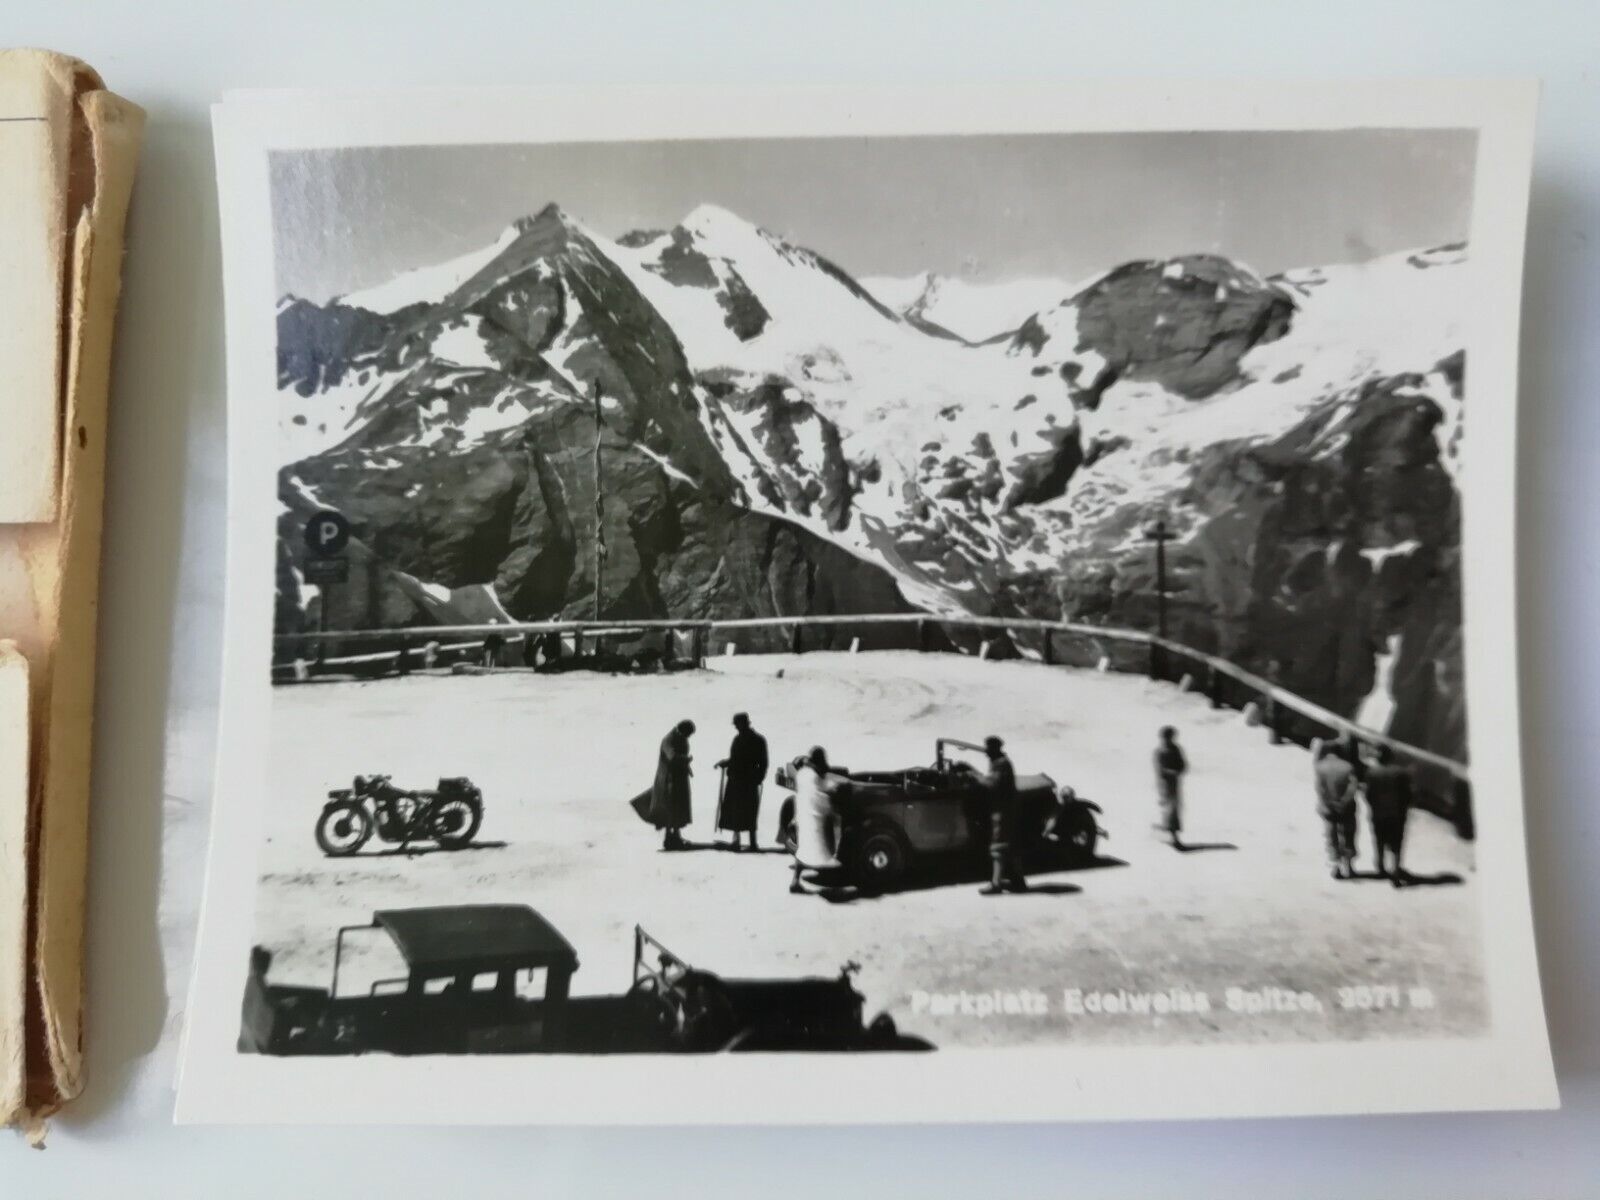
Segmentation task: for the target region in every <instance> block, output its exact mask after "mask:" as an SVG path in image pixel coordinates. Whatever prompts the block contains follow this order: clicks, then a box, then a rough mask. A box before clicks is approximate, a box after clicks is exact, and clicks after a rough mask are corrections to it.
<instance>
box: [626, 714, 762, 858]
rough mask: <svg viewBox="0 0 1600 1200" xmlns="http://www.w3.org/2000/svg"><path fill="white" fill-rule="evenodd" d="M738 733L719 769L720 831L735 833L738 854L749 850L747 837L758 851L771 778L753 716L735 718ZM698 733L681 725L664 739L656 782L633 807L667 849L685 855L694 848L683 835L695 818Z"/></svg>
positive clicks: (689, 724) (688, 723)
mask: <svg viewBox="0 0 1600 1200" xmlns="http://www.w3.org/2000/svg"><path fill="white" fill-rule="evenodd" d="M733 729H734V734H733V741H732V743H731V744H730V746H729V747H728V756H727V757H726V758H724V759H722V760H721V761H720V762H718V763H717V768H718V769H719V770H721V771H724V772H725V774H724V775H723V779H722V789H721V794H720V797H719V800H718V804H717V816H716V827H717V828H718V829H719V830H726V831H728V832H730V833H732V834H733V842H732V848H733V849H734V850H743V849H744V844H743V843H742V842H741V840H740V839H741V837H742V836H743V837H748V838H749V843H750V849H751V850H756V849H758V847H757V845H756V828H757V826H758V824H759V821H760V817H761V789H762V785H763V784H764V783H765V782H766V779H767V767H768V761H767V739H766V738H764V737H762V736H761V735H760V734H759V733H757V732H756V731H755V729H754V727H752V726H751V724H750V716H749V714H748V713H742V712H741V713H734V715H733ZM694 732H695V724H694V722H693V721H689V720H684V721H679V722H678V723H677V724H676V725H674V726H673V727H672V729H671V730H670V731H669V732H668V733H667V736H666V737H664V738H662V739H661V750H660V753H659V754H658V755H657V757H656V775H655V780H654V781H653V782H652V783H651V785H650V787H649V788H648V789H646V790H645V791H643V792H641V793H640V794H639V795H637V796H635V797H634V798H633V800H632V802H631V803H632V805H633V808H634V811H635V812H637V813H638V814H639V816H640V817H641V818H642V819H643V820H644V821H645V822H647V823H648V824H650V825H653V826H655V827H656V828H657V829H659V830H661V835H662V840H661V848H662V849H663V850H684V849H687V848H688V846H689V843H688V842H687V841H686V840H685V839H684V836H683V830H684V827H685V826H687V825H689V824H690V823H691V822H692V821H693V819H694V804H693V797H692V789H691V786H690V783H689V780H690V779H691V778H692V777H693V775H694V768H693V765H692V764H693V761H694V759H693V755H691V754H690V752H689V739H690V738H691V737H693V736H694Z"/></svg>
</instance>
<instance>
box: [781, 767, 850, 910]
mask: <svg viewBox="0 0 1600 1200" xmlns="http://www.w3.org/2000/svg"><path fill="white" fill-rule="evenodd" d="M839 786H840V780H839V777H838V776H836V775H834V774H833V773H832V771H831V768H830V767H829V765H828V752H827V751H826V750H824V749H823V748H822V747H821V746H813V747H812V748H811V753H810V754H807V755H805V756H803V757H801V758H797V759H795V762H794V875H793V877H792V878H791V879H790V881H789V890H790V891H791V892H793V893H795V894H796V895H804V894H805V888H804V887H802V886H801V885H800V874H801V872H802V871H838V870H839V869H840V868H841V867H842V866H843V865H844V864H843V863H841V862H840V861H839V856H838V852H839V815H838V812H837V811H836V810H835V808H834V803H833V797H834V795H835V793H836V792H837V791H838V788H839Z"/></svg>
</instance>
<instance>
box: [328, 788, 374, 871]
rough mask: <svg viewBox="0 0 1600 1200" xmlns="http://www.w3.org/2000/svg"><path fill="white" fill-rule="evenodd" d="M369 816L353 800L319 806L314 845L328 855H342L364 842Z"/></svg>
mask: <svg viewBox="0 0 1600 1200" xmlns="http://www.w3.org/2000/svg"><path fill="white" fill-rule="evenodd" d="M371 836H372V817H371V816H370V815H369V814H368V812H367V810H366V807H365V806H364V805H362V804H361V803H360V802H359V801H356V800H341V801H339V802H338V803H336V804H330V805H328V807H327V808H325V809H323V810H322V815H321V816H320V817H318V818H317V845H318V846H321V847H322V852H323V853H324V854H326V855H328V856H329V857H330V858H345V857H347V856H349V855H351V854H354V853H355V852H356V851H357V850H359V849H361V847H363V846H365V845H366V844H367V839H368V838H370V837H371Z"/></svg>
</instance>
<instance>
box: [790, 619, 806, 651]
mask: <svg viewBox="0 0 1600 1200" xmlns="http://www.w3.org/2000/svg"><path fill="white" fill-rule="evenodd" d="M804 631H805V626H804V625H802V624H800V622H798V621H796V622H795V626H794V632H793V633H791V634H790V635H789V653H790V654H804V653H805V652H806V644H805V638H804V636H803V634H804Z"/></svg>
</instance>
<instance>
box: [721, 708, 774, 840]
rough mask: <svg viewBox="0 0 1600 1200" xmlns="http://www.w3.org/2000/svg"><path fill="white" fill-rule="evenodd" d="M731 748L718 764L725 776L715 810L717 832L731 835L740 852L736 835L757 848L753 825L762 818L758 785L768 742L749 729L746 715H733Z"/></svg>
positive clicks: (764, 768)
mask: <svg viewBox="0 0 1600 1200" xmlns="http://www.w3.org/2000/svg"><path fill="white" fill-rule="evenodd" d="M733 727H734V729H735V730H736V731H737V732H735V733H734V735H733V744H732V745H731V746H729V747H728V757H727V758H725V759H723V760H722V761H721V762H719V763H718V764H717V766H718V767H719V768H721V769H722V770H724V771H726V772H727V774H726V775H724V776H723V778H722V802H721V804H719V805H718V806H717V828H718V829H727V830H729V831H731V832H732V833H733V848H734V849H735V850H738V849H740V848H741V847H740V845H739V835H740V834H741V833H748V834H749V835H750V849H752V850H754V849H755V848H756V825H757V822H758V819H759V818H760V816H761V785H762V784H763V783H764V782H766V778H767V739H766V738H764V737H762V736H761V735H760V734H759V733H757V732H756V731H755V730H754V729H752V728H750V717H749V716H748V714H746V713H734V715H733Z"/></svg>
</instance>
